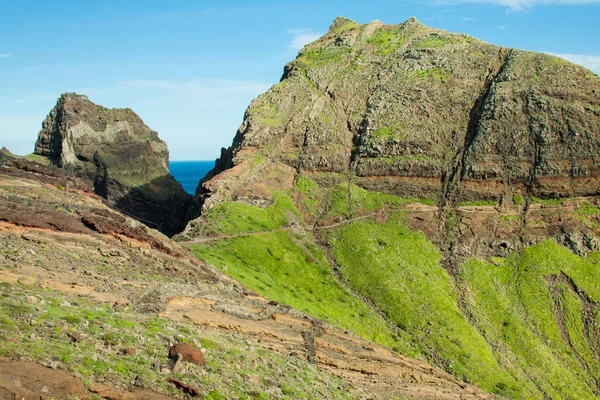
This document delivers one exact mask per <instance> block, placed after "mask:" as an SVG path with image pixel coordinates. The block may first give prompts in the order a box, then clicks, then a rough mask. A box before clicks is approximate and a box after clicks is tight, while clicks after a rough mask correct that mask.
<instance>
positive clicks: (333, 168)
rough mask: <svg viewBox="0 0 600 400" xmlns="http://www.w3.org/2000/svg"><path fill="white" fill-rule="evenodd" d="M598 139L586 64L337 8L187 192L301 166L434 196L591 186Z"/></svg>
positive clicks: (261, 186)
mask: <svg viewBox="0 0 600 400" xmlns="http://www.w3.org/2000/svg"><path fill="white" fill-rule="evenodd" d="M599 145H600V79H599V78H598V76H596V75H595V74H593V73H592V72H590V71H588V70H586V69H585V68H582V67H579V66H577V65H574V64H571V63H569V62H567V61H564V60H562V59H560V58H557V57H554V56H551V55H546V54H539V53H532V52H527V51H521V50H514V49H506V48H501V47H498V46H494V45H491V44H488V43H485V42H482V41H479V40H477V39H474V38H472V37H469V36H467V35H463V34H451V33H448V32H445V31H441V30H436V29H432V28H429V27H426V26H424V25H422V24H420V23H419V22H418V21H417V20H416V19H414V18H411V19H409V20H408V21H406V22H405V23H403V24H400V25H384V24H383V23H381V22H379V21H374V22H371V23H370V24H367V25H360V24H358V23H355V22H353V21H350V20H347V19H344V18H337V19H336V20H335V22H334V23H333V25H332V26H331V27H330V29H329V31H328V32H327V34H325V35H324V36H323V37H322V38H321V39H319V40H317V41H316V42H314V43H311V44H309V45H307V46H306V47H304V48H303V49H302V50H301V52H300V53H299V55H298V57H297V58H296V60H294V61H292V62H290V63H289V64H288V65H287V66H286V67H285V71H284V75H283V77H282V79H281V82H280V83H279V84H277V85H275V86H273V87H272V88H271V89H270V90H269V91H268V92H266V93H265V94H263V95H261V96H259V97H258V98H256V99H255V100H254V101H253V102H252V104H251V105H250V107H249V108H248V110H247V112H246V115H245V119H244V122H243V124H242V125H241V127H240V129H239V131H238V133H237V135H236V137H235V139H234V141H233V144H232V146H231V147H230V148H229V149H223V151H222V155H221V158H220V159H219V160H217V164H216V168H215V170H214V171H213V172H212V174H209V176H208V177H209V178H212V180H210V181H205V182H204V183H203V185H201V186H200V187H199V188H198V191H197V193H198V194H199V195H201V196H203V197H205V198H206V201H205V204H204V207H205V208H210V207H211V206H212V205H214V204H217V203H219V202H221V201H223V200H235V199H244V198H267V199H268V198H270V196H271V194H272V193H273V191H274V190H277V189H288V188H289V187H290V185H291V183H292V182H293V176H294V174H298V173H302V174H306V175H308V176H310V178H311V179H313V180H315V181H317V182H318V183H319V184H321V185H325V186H327V185H332V184H335V183H338V182H340V181H343V180H347V179H349V178H350V177H351V178H352V180H353V182H355V183H356V184H358V185H359V186H362V187H363V188H366V189H370V190H377V191H380V192H385V193H389V194H395V195H399V196H405V197H421V198H423V197H426V198H432V199H435V200H436V202H437V203H438V204H439V205H441V206H444V205H456V204H457V203H459V202H461V201H477V200H489V201H491V200H494V201H497V202H500V204H503V203H507V202H508V203H512V198H513V197H514V195H515V194H518V195H519V196H523V197H525V198H526V199H527V198H528V197H529V196H536V197H546V198H547V197H552V198H558V197H567V196H577V195H595V194H597V193H598V191H599V189H600V180H599V179H598V175H599V174H600V169H599V165H600V164H599V162H600V158H599V157H598V154H597V150H598V148H599ZM223 171H226V172H224V173H222V172H223ZM275 176H277V178H274V177H275Z"/></svg>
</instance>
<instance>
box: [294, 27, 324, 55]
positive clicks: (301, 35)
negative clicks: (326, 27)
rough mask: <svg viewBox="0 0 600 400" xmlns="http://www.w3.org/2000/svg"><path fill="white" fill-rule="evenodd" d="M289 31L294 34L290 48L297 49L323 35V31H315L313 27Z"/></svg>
mask: <svg viewBox="0 0 600 400" xmlns="http://www.w3.org/2000/svg"><path fill="white" fill-rule="evenodd" d="M287 33H288V35H291V36H292V40H291V41H290V44H289V46H288V48H290V49H294V50H296V51H298V50H300V49H302V48H303V47H304V46H306V45H307V44H309V43H311V42H314V41H315V40H317V39H318V38H320V37H321V36H323V34H322V33H319V32H313V31H312V30H311V29H290V30H288V31H287Z"/></svg>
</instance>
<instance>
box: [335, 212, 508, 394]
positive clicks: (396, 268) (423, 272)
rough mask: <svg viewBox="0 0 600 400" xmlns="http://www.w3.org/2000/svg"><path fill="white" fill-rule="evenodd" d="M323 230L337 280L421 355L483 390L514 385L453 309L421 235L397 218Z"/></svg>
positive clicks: (433, 253) (435, 254)
mask: <svg viewBox="0 0 600 400" xmlns="http://www.w3.org/2000/svg"><path fill="white" fill-rule="evenodd" d="M328 232H329V233H328V234H327V236H326V238H327V241H328V243H329V245H330V246H331V249H332V255H333V256H334V258H335V261H336V263H337V265H338V266H339V268H340V272H341V274H342V276H343V277H344V278H345V279H346V280H347V281H348V282H349V285H350V286H351V287H352V288H353V289H354V290H356V291H358V292H359V293H361V294H362V295H364V296H365V297H367V298H369V299H371V301H373V303H374V305H375V306H376V307H377V308H378V309H380V310H382V311H383V312H384V313H385V314H386V315H387V316H388V319H389V320H390V322H392V323H393V324H395V325H396V326H398V327H399V328H400V329H402V330H403V331H405V332H407V334H410V335H411V336H412V337H413V338H414V340H415V342H416V343H418V346H419V350H420V351H421V352H423V353H425V354H428V355H429V356H430V357H431V358H432V359H434V360H436V361H437V364H438V365H441V366H443V367H444V368H445V369H446V370H448V371H449V372H452V373H453V374H455V375H456V376H458V377H459V378H461V379H467V380H468V381H470V382H473V383H475V384H478V385H481V386H482V387H484V388H486V389H488V390H490V389H491V388H495V387H496V385H498V384H501V385H505V386H514V384H515V381H514V379H513V378H512V377H510V375H508V374H507V373H506V372H505V371H502V370H501V369H500V367H499V366H498V364H497V362H496V360H495V358H494V355H493V352H492V349H491V348H490V346H489V345H488V344H487V343H486V342H485V340H484V339H483V337H482V336H481V335H480V334H479V333H478V332H477V330H476V329H475V328H474V327H472V326H471V325H469V323H468V321H467V319H466V318H465V317H464V316H463V315H462V313H461V311H460V309H459V308H458V305H457V298H456V294H455V291H454V286H453V283H452V279H451V278H450V276H449V275H448V273H447V272H446V270H444V268H442V267H441V265H440V264H439V261H440V254H439V251H438V249H437V248H436V247H435V246H434V245H433V244H432V243H431V242H429V241H428V240H427V239H426V238H425V236H424V235H423V234H422V233H421V232H415V231H412V230H410V229H409V228H408V227H407V225H406V223H405V222H404V218H403V216H402V215H401V214H396V215H394V216H392V217H391V218H390V219H389V221H388V222H386V223H385V224H378V223H375V222H373V221H367V220H361V221H356V222H353V223H351V224H347V225H344V226H341V227H339V228H337V229H335V230H334V231H328ZM365 266H368V268H366V267H365ZM432 288H435V289H432Z"/></svg>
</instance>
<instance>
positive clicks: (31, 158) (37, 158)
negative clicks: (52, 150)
mask: <svg viewBox="0 0 600 400" xmlns="http://www.w3.org/2000/svg"><path fill="white" fill-rule="evenodd" d="M24 158H25V159H26V160H29V161H33V162H36V163H38V164H42V165H50V159H49V158H48V157H46V156H40V155H38V154H33V153H32V154H27V155H26V156H25V157H24Z"/></svg>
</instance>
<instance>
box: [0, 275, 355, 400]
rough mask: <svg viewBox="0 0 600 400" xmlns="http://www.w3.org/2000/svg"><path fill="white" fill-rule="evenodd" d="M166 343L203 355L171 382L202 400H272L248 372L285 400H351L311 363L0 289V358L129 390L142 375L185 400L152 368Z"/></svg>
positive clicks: (153, 321)
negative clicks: (192, 347)
mask: <svg viewBox="0 0 600 400" xmlns="http://www.w3.org/2000/svg"><path fill="white" fill-rule="evenodd" d="M28 300H29V301H35V304H29V303H28ZM69 333H71V334H78V335H81V340H80V341H78V342H73V341H72V340H71V338H70V337H69V336H68V334H69ZM32 334H33V335H32ZM165 338H167V339H169V340H171V341H173V340H174V338H177V340H178V341H184V342H188V343H192V342H194V341H197V342H199V343H200V344H201V345H202V347H203V348H205V349H206V353H205V356H206V360H207V364H206V366H205V367H199V366H196V365H194V364H191V363H188V364H186V372H185V373H179V374H176V378H177V379H179V380H180V381H182V382H185V383H187V384H189V385H191V386H193V387H196V388H199V389H200V390H201V391H202V392H203V393H205V394H206V393H208V394H209V395H208V397H207V398H214V399H240V400H242V399H244V400H250V399H263V400H264V399H269V396H268V395H267V394H266V393H264V392H263V391H261V390H260V389H261V388H260V387H257V386H256V385H254V384H252V383H251V382H249V381H248V380H247V379H243V378H242V377H244V376H245V375H248V374H258V375H259V376H260V377H261V378H262V379H270V380H272V381H273V382H276V385H277V386H278V387H279V388H280V389H281V390H282V392H283V394H284V395H285V397H286V398H294V399H306V398H310V399H312V398H322V397H324V396H325V397H326V398H332V399H345V398H352V396H350V395H348V394H347V393H345V390H344V386H343V383H342V382H341V380H340V379H339V378H337V377H335V376H333V375H331V374H328V373H326V372H323V371H320V370H318V369H317V368H316V366H314V364H311V363H308V362H305V361H302V360H299V359H296V358H293V357H284V356H282V355H281V354H279V353H277V352H273V351H269V350H264V349H261V348H257V347H255V346H252V345H248V344H246V343H243V342H241V341H239V340H236V339H232V338H230V337H228V336H225V335H215V334H214V333H209V332H207V331H204V330H203V329H202V328H201V327H198V326H195V325H192V324H189V323H178V322H173V321H169V320H166V319H162V318H157V317H153V316H149V315H143V314H140V313H137V312H135V311H133V310H129V309H127V308H126V307H119V308H116V307H112V306H111V305H109V304H100V303H96V302H94V301H93V300H91V299H89V298H87V297H80V296H69V295H66V294H64V293H61V292H56V291H52V290H49V289H41V288H39V287H36V286H27V285H19V284H17V285H14V286H10V285H7V284H5V283H0V357H10V358H15V357H17V358H18V357H23V358H24V359H25V360H32V361H40V362H47V361H48V360H52V359H53V360H55V361H56V362H58V363H59V364H60V365H62V366H63V367H64V368H65V369H66V370H67V371H69V372H73V373H78V374H80V375H81V376H82V377H83V380H84V383H85V384H86V385H89V384H90V382H92V381H100V382H110V383H111V384H113V385H116V386H118V387H129V385H130V384H131V382H132V381H133V380H134V379H135V378H136V376H141V377H143V380H144V382H145V385H146V387H147V388H149V389H153V390H156V391H159V392H163V393H167V394H169V395H170V396H173V398H183V397H184V395H183V394H181V392H180V391H179V390H177V389H175V388H174V387H173V385H172V384H170V383H168V382H167V381H166V380H165V378H166V376H165V375H164V374H161V373H160V372H158V371H157V370H156V369H155V368H154V366H153V365H154V363H155V362H160V365H161V368H166V367H167V365H168V359H167V354H168V341H165ZM127 346H131V347H133V348H135V349H136V354H135V355H125V354H122V350H123V348H125V347H127ZM340 385H341V386H340ZM248 393H252V395H249V394H248ZM211 396H212V397H211ZM92 398H94V399H95V398H96V397H94V396H92ZM186 398H187V397H186Z"/></svg>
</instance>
